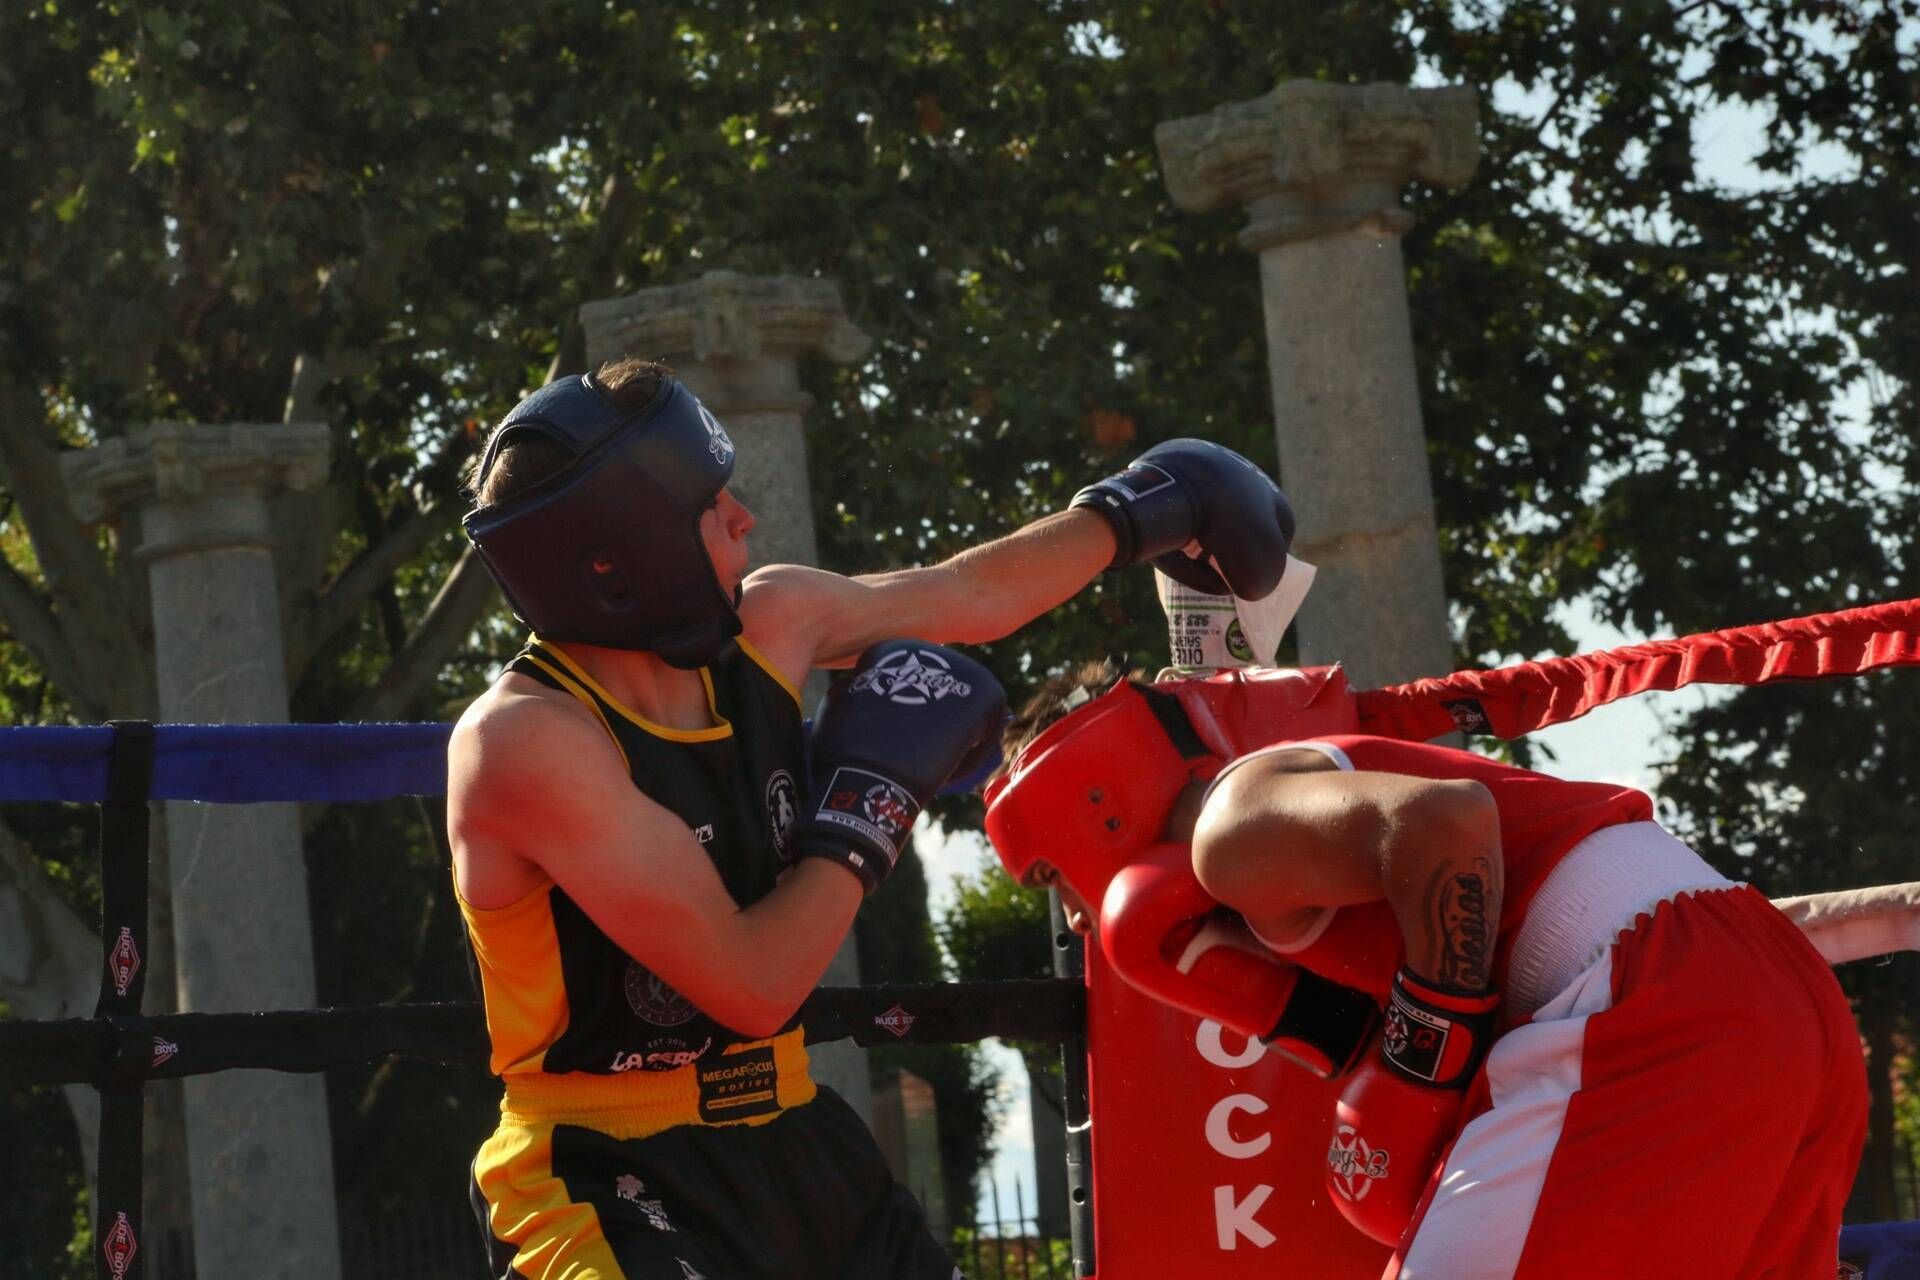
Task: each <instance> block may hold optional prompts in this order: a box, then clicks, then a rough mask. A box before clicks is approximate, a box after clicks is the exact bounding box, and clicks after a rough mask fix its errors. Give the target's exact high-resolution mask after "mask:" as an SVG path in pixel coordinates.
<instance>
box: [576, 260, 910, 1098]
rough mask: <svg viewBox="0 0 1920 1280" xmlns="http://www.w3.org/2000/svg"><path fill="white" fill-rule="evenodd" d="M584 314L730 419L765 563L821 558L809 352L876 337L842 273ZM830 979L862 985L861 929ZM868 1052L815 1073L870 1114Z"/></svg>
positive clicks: (695, 285) (599, 350) (625, 349)
mask: <svg viewBox="0 0 1920 1280" xmlns="http://www.w3.org/2000/svg"><path fill="white" fill-rule="evenodd" d="M580 323H581V327H582V328H583V329H585V331H586V338H587V365H588V367H589V368H592V367H594V366H596V365H598V364H599V363H600V362H601V361H603V360H614V359H618V358H620V357H622V356H638V357H641V358H643V359H650V360H664V361H666V362H667V363H668V364H670V365H672V366H673V369H674V373H675V375H676V376H677V377H679V378H680V380H681V381H683V382H685V383H686V384H687V386H688V387H690V388H691V389H692V390H693V393H694V394H695V395H697V396H699V397H700V399H701V402H702V403H704V404H705V405H706V406H707V408H709V409H711V410H713V412H714V415H715V416H716V417H718V418H719V419H720V421H721V423H722V424H724V425H725V427H726V428H727V433H728V434H729V435H731V436H732V437H733V442H734V444H735V445H736V446H738V448H739V454H738V456H737V457H736V458H735V461H734V471H733V482H732V485H731V486H730V487H731V488H732V490H733V493H734V496H735V497H737V498H739V499H740V500H741V501H742V502H744V503H746V504H747V507H748V509H750V510H751V511H752V512H753V513H754V516H755V517H756V519H757V521H758V523H757V524H756V526H755V528H754V531H753V534H752V536H751V539H750V540H751V543H752V546H753V560H754V563H755V564H756V565H761V564H808V565H817V564H819V563H820V547H819V543H818V542H817V541H816V540H815V537H814V529H813V495H812V491H811V488H810V486H809V485H808V483H807V439H806V432H805V429H804V423H803V421H802V419H803V417H804V415H805V413H806V411H807V409H808V407H809V406H810V405H811V404H812V402H813V400H812V397H811V396H809V395H808V394H807V393H806V392H804V391H802V390H801V389H800V360H801V358H802V357H805V356H813V355H822V356H825V357H827V358H828V359H829V360H833V361H835V362H837V363H840V364H850V363H852V362H853V361H855V360H858V359H860V358H861V357H863V356H865V355H866V353H867V351H868V350H869V349H870V348H871V347H872V345H873V342H872V339H870V338H868V337H867V335H866V334H864V333H862V332H860V330H859V329H857V328H855V327H854V325H853V322H852V321H851V320H850V319H848V318H847V312H846V308H845V307H844V306H842V305H841V302H840V291H839V290H838V289H837V288H835V287H834V285H833V283H832V282H831V281H828V280H815V279H810V278H808V277H805V276H744V275H741V274H739V273H738V272H734V271H710V272H708V273H707V274H706V275H704V276H701V277H700V278H699V279H697V280H694V281H691V282H689V283H687V284H680V285H668V286H663V287H660V288H656V289H642V290H641V291H640V292H638V293H634V294H629V295H628V296H627V297H624V298H611V299H607V300H606V301H602V302H589V303H587V304H586V305H585V306H583V307H581V308H580ZM823 684H824V680H823V677H821V676H820V675H819V674H818V673H816V674H815V676H814V677H813V678H811V679H809V680H808V681H807V684H806V687H805V689H804V690H803V692H804V694H805V699H806V705H807V707H808V709H809V710H811V708H812V707H813V706H814V704H815V703H816V702H817V701H818V700H819V696H820V692H821V689H822V687H823ZM821 981H822V983H823V984H824V985H827V986H836V987H856V986H859V985H860V963H859V960H858V958H857V957H856V955H855V953H854V945H853V938H852V936H851V935H849V936H848V938H847V940H846V942H845V943H844V944H843V945H842V946H841V948H840V951H839V954H838V955H836V956H835V957H834V960H833V963H832V965H830V966H829V967H828V969H827V972H826V976H825V977H824V978H823V979H822V980H821ZM866 1058H867V1055H866V1052H865V1051H864V1050H862V1049H860V1048H859V1047H857V1046H856V1045H854V1044H853V1043H852V1042H851V1041H845V1040H841V1041H834V1042H832V1043H829V1044H816V1045H814V1046H813V1066H814V1078H815V1079H817V1080H819V1081H821V1082H822V1083H823V1084H827V1085H830V1086H832V1087H833V1089H834V1090H835V1091H836V1092H838V1093H839V1094H840V1095H841V1096H842V1097H844V1098H845V1099H846V1100H847V1102H848V1103H849V1104H851V1105H852V1106H853V1108H854V1110H856V1111H858V1112H859V1113H860V1115H861V1116H862V1117H864V1118H867V1119H868V1120H871V1118H872V1090H871V1086H870V1085H869V1084H868V1081H867V1062H866Z"/></svg>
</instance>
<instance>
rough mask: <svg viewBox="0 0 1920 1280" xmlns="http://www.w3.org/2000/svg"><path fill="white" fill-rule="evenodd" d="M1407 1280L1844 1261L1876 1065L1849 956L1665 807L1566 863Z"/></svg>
mask: <svg viewBox="0 0 1920 1280" xmlns="http://www.w3.org/2000/svg"><path fill="white" fill-rule="evenodd" d="M1507 980H1508V995H1509V1000H1510V1001H1511V1002H1513V1004H1514V1006H1515V1008H1516V1010H1517V1012H1518V1013H1519V1014H1520V1015H1521V1016H1525V1015H1527V1014H1531V1018H1530V1020H1529V1021H1527V1022H1526V1023H1525V1024H1524V1025H1521V1026H1518V1027H1516V1028H1514V1029H1513V1030H1511V1031H1509V1032H1507V1033H1506V1034H1505V1035H1503V1036H1502V1037H1501V1038H1500V1039H1499V1040H1498V1041H1497V1042H1495V1044H1494V1046H1493V1051H1492V1053H1491V1054H1490V1055H1489V1056H1488V1058H1487V1063H1486V1068H1485V1070H1484V1072H1483V1073H1482V1077H1481V1079H1480V1080H1479V1081H1477V1082H1476V1084H1475V1086H1474V1091H1473V1094H1472V1096H1471V1097H1470V1099H1469V1102H1468V1107H1469V1114H1472V1115H1473V1117H1474V1118H1473V1119H1472V1120H1470V1121H1469V1122H1468V1123H1467V1125H1466V1126H1465V1127H1464V1128H1463V1129H1462V1131H1461V1133H1460V1136H1459V1137H1458V1139H1456V1141H1455V1143H1454V1145H1453V1147H1452V1149H1451V1151H1450V1153H1449V1154H1448V1156H1447V1159H1446V1161H1445V1163H1444V1165H1443V1166H1442V1167H1441V1169H1439V1170H1438V1171H1437V1172H1436V1174H1435V1180H1434V1183H1433V1184H1432V1185H1431V1186H1430V1187H1429V1190H1428V1196H1429V1199H1428V1201H1427V1203H1426V1204H1425V1205H1423V1207H1422V1209H1421V1211H1420V1212H1419V1213H1418V1214H1417V1215H1416V1217H1415V1220H1414V1228H1413V1231H1412V1233H1411V1236H1410V1238H1409V1240H1408V1243H1407V1244H1405V1245H1404V1246H1403V1249H1402V1252H1401V1253H1400V1254H1398V1255H1396V1257H1395V1261H1394V1264H1393V1265H1391V1266H1389V1267H1388V1270H1387V1276H1388V1277H1389V1278H1392V1277H1394V1276H1395V1275H1396V1273H1397V1276H1398V1280H1495V1278H1496V1277H1497V1278H1499V1280H1535V1278H1539V1280H1546V1278H1549V1277H1550V1278H1551V1280H1567V1278H1568V1277H1596V1278H1598V1277H1640V1276H1657V1275H1687V1276H1699V1277H1702V1278H1703V1280H1707V1278H1711V1280H1732V1278H1736V1277H1737V1278H1739V1280H1747V1278H1750V1277H1751V1278H1758V1277H1780V1278H1781V1280H1785V1278H1787V1277H1794V1278H1796V1280H1799V1278H1811V1277H1819V1278H1820V1280H1825V1277H1828V1276H1831V1275H1833V1274H1834V1273H1835V1267H1836V1246H1837V1242H1838V1238H1839V1231H1840V1213H1841V1207H1842V1204H1843V1203H1844V1201H1845V1199H1846V1196H1847V1192H1848V1190H1849V1188H1850V1187H1851V1186H1852V1184H1853V1177H1854V1172H1855V1169H1856V1167H1857V1166H1858V1163H1859V1159H1860V1150H1861V1147H1862V1144H1863V1143H1864V1142H1865V1135H1866V1111H1867V1093H1866V1078H1865V1075H1866V1073H1865V1069H1864V1067H1863V1064H1862V1059H1861V1053H1860V1041H1859V1033H1858V1031H1857V1030H1856V1028H1855V1025H1854V1021H1853V1016H1852V1013H1851V1012H1850V1011H1849V1009H1848V1006H1847V1001H1846V998H1845V996H1843V995H1842V994H1841V991H1840V985H1839V983H1838V982H1837V981H1835V979H1834V976H1833V972H1832V970H1831V969H1829V968H1828V967H1827V964H1826V962H1825V961H1823V960H1822V959H1821V958H1820V956H1819V954H1818V953H1817V952H1816V951H1815V950H1814V949H1813V947H1812V946H1811V945H1810V944H1809V943H1808V942H1807V940H1806V939H1805V937H1803V936H1802V935H1801V933H1800V931H1799V930H1798V929H1797V928H1795V927H1794V925H1793V924H1792V923H1791V922H1790V921H1789V920H1787V918H1786V917H1785V916H1783V915H1781V914H1780V913H1779V912H1778V911H1777V910H1775V909H1774V907H1773V906H1772V905H1771V904H1770V903H1769V902H1768V901H1767V899H1766V898H1765V897H1764V896H1762V895H1761V894H1760V893H1759V892H1758V891H1757V890H1755V889H1753V888H1751V887H1749V886H1746V885H1737V884H1734V883H1732V882H1730V881H1727V880H1725V879H1724V878H1723V877H1721V876H1719V875H1718V874H1717V873H1716V872H1714V871H1713V870H1712V868H1710V867H1708V866H1707V864H1706V863H1705V862H1703V861H1701V860H1700V858H1699V856H1698V855H1697V854H1695V853H1694V852H1693V851H1692V850H1690V849H1688V848H1687V847H1686V846H1685V845H1684V844H1682V843H1681V842H1680V841H1678V840H1676V839H1675V838H1674V837H1673V836H1672V835H1670V834H1668V833H1667V832H1666V831H1664V830H1663V829H1661V827H1660V826H1659V825H1658V824H1656V823H1651V822H1640V823H1629V824H1624V825H1621V826H1615V827H1608V828H1604V829H1603V830H1600V831H1597V832H1595V833H1594V834H1593V835H1591V836H1589V837H1587V839H1586V840H1584V841H1582V842H1581V843H1580V844H1579V845H1577V846H1576V847H1575V848H1574V849H1573V850H1571V851H1570V852H1569V853H1568V854H1567V856H1566V858H1565V859H1564V860H1563V861H1562V862H1561V863H1560V865H1558V866H1557V867H1556V868H1555V869H1554V871H1553V873H1552V874H1551V875H1550V876H1549V877H1548V879H1547V881H1546V883H1545V884H1544V885H1543V886H1542V888H1541V890H1540V893H1539V895H1538V897H1536V898H1535V900H1534V902H1533V903H1532V905H1531V907H1530V909H1529V910H1528V913H1527V917H1526V923H1525V924H1524V925H1523V926H1522V928H1521V930H1520V932H1519V934H1518V935H1517V937H1516V939H1515V944H1514V950H1513V959H1512V962H1511V964H1510V966H1509V973H1508V975H1507Z"/></svg>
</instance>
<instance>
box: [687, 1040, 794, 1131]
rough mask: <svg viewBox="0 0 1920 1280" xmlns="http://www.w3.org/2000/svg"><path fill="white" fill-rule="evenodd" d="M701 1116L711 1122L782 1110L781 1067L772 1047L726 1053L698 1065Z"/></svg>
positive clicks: (715, 1122)
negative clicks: (776, 1061) (777, 1063)
mask: <svg viewBox="0 0 1920 1280" xmlns="http://www.w3.org/2000/svg"><path fill="white" fill-rule="evenodd" d="M696 1070H697V1072H698V1074H699V1082H700V1118H701V1119H702V1120H704V1121H706V1122H707V1123H708V1124H717V1123H720V1122H722V1121H727V1120H744V1119H746V1118H747V1117H748V1116H764V1115H769V1114H771V1113H772V1112H775V1111H778V1110H779V1109H780V1100H779V1098H778V1096H777V1095H778V1093H779V1085H780V1070H779V1067H778V1066H777V1065H776V1064H775V1063H774V1060H773V1046H772V1045H760V1046H759V1047H757V1048H753V1049H742V1050H740V1052H738V1053H723V1054H721V1055H720V1056H719V1057H717V1058H714V1059H712V1060H711V1061H708V1062H704V1063H702V1064H700V1065H699V1066H698V1067H697V1068H696Z"/></svg>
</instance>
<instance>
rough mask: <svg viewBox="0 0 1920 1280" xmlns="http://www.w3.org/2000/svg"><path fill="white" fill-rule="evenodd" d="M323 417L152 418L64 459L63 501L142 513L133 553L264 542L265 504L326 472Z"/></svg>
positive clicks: (98, 514) (267, 534)
mask: <svg viewBox="0 0 1920 1280" xmlns="http://www.w3.org/2000/svg"><path fill="white" fill-rule="evenodd" d="M331 451H332V438H331V432H330V431H329V430H328V427H327V424H326V423H324V422H293V423H283V422H268V423H242V422H225V423H201V422H155V423H151V424H149V425H147V426H143V427H138V428H135V429H134V430H132V431H130V432H128V433H127V434H126V435H124V436H116V437H114V438H112V439H109V440H103V441H101V442H100V443H99V444H98V445H95V446H94V447H93V448H91V449H83V450H80V451H78V452H75V453H69V454H67V455H66V456H64V457H62V458H61V459H60V469H61V472H62V474H63V476H64V478H65V480H66V484H67V500H68V502H69V503H70V504H71V506H72V508H73V511H74V514H75V515H77V516H79V517H80V519H82V520H84V521H86V522H88V523H90V524H97V523H102V522H108V523H121V522H122V521H124V520H125V518H126V517H127V516H128V515H129V514H130V513H131V514H137V515H138V516H139V517H140V524H141V527H142V533H143V535H144V536H143V540H142V543H141V545H140V547H139V549H138V552H137V554H139V555H140V556H142V557H143V558H148V559H151V558H153V557H156V556H162V555H171V554H176V553H179V552H183V551H203V550H211V549H214V548H218V547H231V546H253V547H270V546H271V545H272V542H273V535H272V531H271V529H270V528H269V527H268V523H267V500H268V499H269V498H272V497H274V496H276V495H277V494H281V493H286V492H291V491H295V490H303V489H314V488H318V487H319V486H320V485H321V484H323V483H324V482H325V481H326V478H327V460H328V457H329V454H330V453H331Z"/></svg>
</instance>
